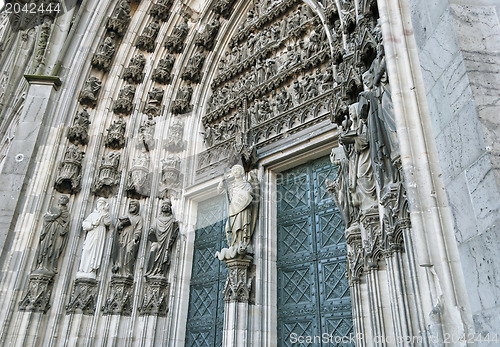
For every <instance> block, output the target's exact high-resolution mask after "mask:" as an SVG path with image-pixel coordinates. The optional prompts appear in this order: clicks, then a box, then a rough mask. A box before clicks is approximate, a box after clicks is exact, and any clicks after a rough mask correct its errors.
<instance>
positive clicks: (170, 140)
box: [165, 119, 184, 152]
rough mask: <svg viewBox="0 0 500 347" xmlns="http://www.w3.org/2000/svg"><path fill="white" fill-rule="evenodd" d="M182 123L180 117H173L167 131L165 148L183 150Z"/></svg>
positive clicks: (176, 150)
mask: <svg viewBox="0 0 500 347" xmlns="http://www.w3.org/2000/svg"><path fill="white" fill-rule="evenodd" d="M183 137H184V123H183V122H182V120H180V119H174V120H173V122H172V124H171V125H170V129H169V131H168V137H167V139H166V144H165V148H166V149H167V150H168V151H170V152H182V151H183V150H184V139H183Z"/></svg>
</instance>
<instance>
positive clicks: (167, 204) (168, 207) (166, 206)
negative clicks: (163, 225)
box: [161, 199, 172, 214]
mask: <svg viewBox="0 0 500 347" xmlns="http://www.w3.org/2000/svg"><path fill="white" fill-rule="evenodd" d="M161 212H163V213H166V214H172V202H171V201H170V199H166V200H165V201H163V203H162V204H161Z"/></svg>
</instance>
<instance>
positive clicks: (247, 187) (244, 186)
mask: <svg viewBox="0 0 500 347" xmlns="http://www.w3.org/2000/svg"><path fill="white" fill-rule="evenodd" d="M249 175H250V179H247V178H246V177H245V176H246V175H245V170H244V168H243V166H241V165H235V166H233V167H232V168H231V176H232V177H233V178H234V181H233V182H232V183H231V185H229V186H227V183H226V181H225V179H224V180H223V181H221V183H220V184H219V187H218V190H219V192H220V193H222V192H223V191H224V190H225V193H226V197H227V200H228V201H227V202H228V218H227V222H226V227H225V230H226V236H227V243H228V246H229V248H223V249H222V250H220V251H219V252H217V253H216V257H217V258H219V260H225V259H232V258H235V257H239V256H244V255H246V254H247V253H248V254H252V253H253V250H252V236H253V232H254V230H255V225H256V222H257V215H258V209H259V201H258V197H259V192H260V188H259V181H258V179H257V177H256V175H255V173H253V172H251V173H250V174H249Z"/></svg>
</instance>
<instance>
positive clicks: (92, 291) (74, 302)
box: [66, 278, 98, 315]
mask: <svg viewBox="0 0 500 347" xmlns="http://www.w3.org/2000/svg"><path fill="white" fill-rule="evenodd" d="M97 284H98V282H97V281H96V280H95V279H93V278H77V279H76V280H75V284H74V286H73V291H72V292H71V298H70V299H69V303H68V305H66V313H68V314H69V313H77V312H78V311H81V312H82V313H83V314H85V315H94V313H95V308H96V302H97Z"/></svg>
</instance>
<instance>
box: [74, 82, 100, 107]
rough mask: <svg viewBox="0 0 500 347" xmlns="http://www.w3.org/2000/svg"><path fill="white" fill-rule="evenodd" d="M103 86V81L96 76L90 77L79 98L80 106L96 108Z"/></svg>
mask: <svg viewBox="0 0 500 347" xmlns="http://www.w3.org/2000/svg"><path fill="white" fill-rule="evenodd" d="M101 86H102V82H101V80H99V79H98V78H97V77H95V76H90V77H89V78H88V79H87V81H85V84H84V85H83V89H82V91H81V92H80V96H79V98H78V101H79V102H80V104H82V105H87V106H90V107H95V106H96V105H97V97H98V95H99V91H100V90H101Z"/></svg>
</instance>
